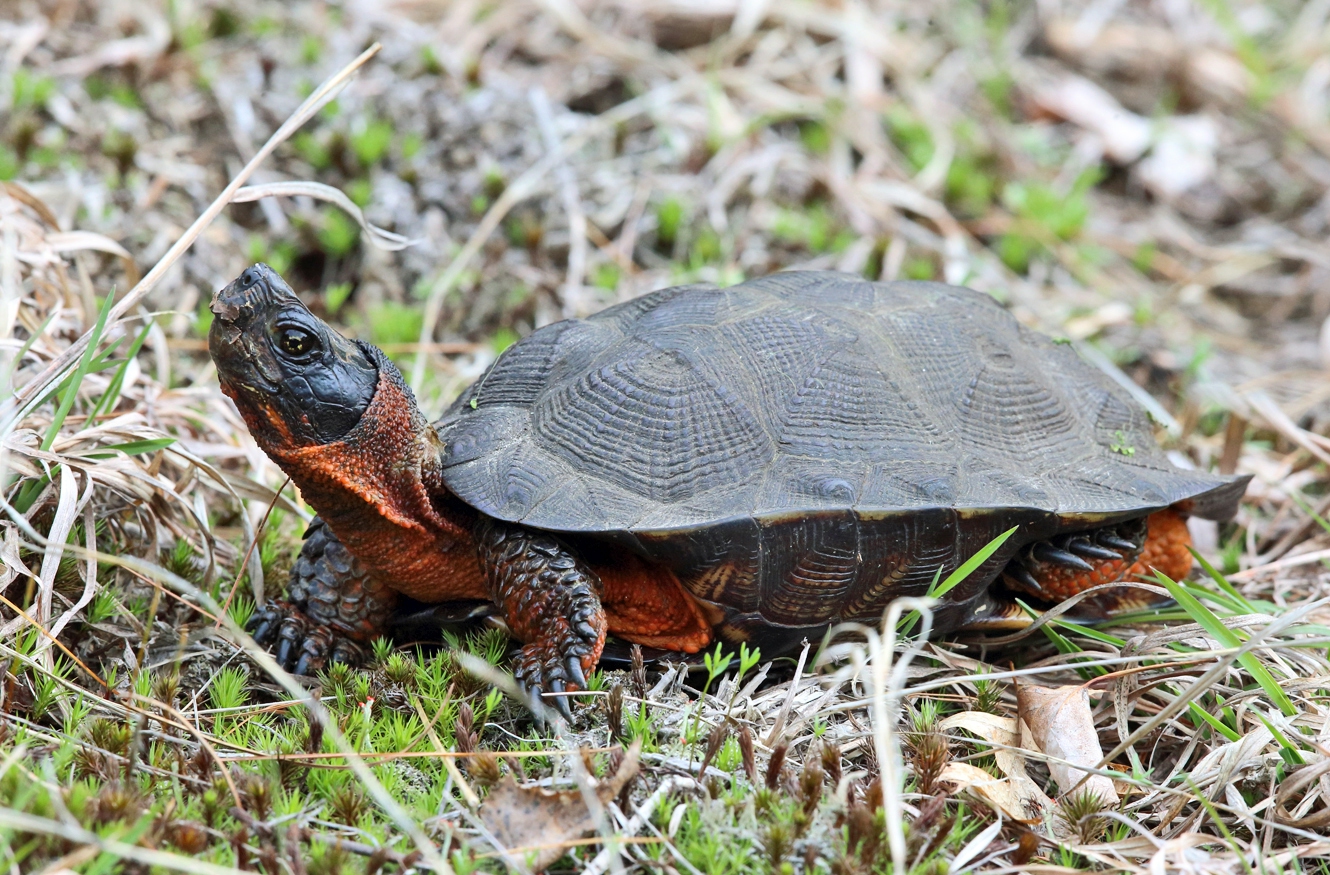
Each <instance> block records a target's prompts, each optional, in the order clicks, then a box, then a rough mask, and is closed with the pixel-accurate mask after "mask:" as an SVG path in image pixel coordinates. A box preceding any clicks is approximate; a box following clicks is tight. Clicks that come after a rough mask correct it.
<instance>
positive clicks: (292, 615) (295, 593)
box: [249, 517, 397, 675]
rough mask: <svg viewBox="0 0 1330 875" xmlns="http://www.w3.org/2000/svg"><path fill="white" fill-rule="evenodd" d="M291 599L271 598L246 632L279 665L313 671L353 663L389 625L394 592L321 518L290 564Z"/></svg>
mask: <svg viewBox="0 0 1330 875" xmlns="http://www.w3.org/2000/svg"><path fill="white" fill-rule="evenodd" d="M289 589H290V596H291V600H290V602H284V601H272V602H269V603H268V604H267V605H265V606H264V607H262V608H260V609H259V610H258V611H256V612H255V613H254V616H253V617H252V618H251V619H250V621H249V630H250V633H251V634H252V635H253V636H254V640H255V641H257V642H258V643H259V644H261V645H264V646H265V647H266V646H268V645H273V644H275V645H276V647H275V650H276V653H275V656H276V657H277V661H278V662H279V663H280V664H281V665H282V667H283V668H285V669H287V670H288V671H294V672H295V673H296V674H301V675H304V674H311V673H313V672H316V671H318V670H319V669H321V668H323V666H324V665H326V664H327V663H328V662H329V661H330V660H331V661H332V662H346V663H350V664H352V665H355V664H357V663H359V662H361V661H363V660H364V655H365V654H364V650H363V649H362V648H361V646H360V645H361V644H362V643H364V642H366V641H369V640H371V639H373V638H374V637H375V636H376V635H378V634H380V633H381V632H383V631H384V630H386V629H387V627H388V622H389V618H390V616H391V614H392V610H393V606H394V605H395V604H396V603H397V593H396V592H395V591H394V590H392V589H390V588H388V587H387V586H384V585H383V584H382V583H380V582H378V581H376V580H374V579H373V578H371V577H370V576H369V574H368V573H367V572H366V571H365V568H364V566H363V565H361V564H360V562H359V561H358V560H357V559H356V558H355V556H353V555H351V551H350V550H348V549H346V547H345V545H343V544H342V542H341V541H339V540H338V539H337V536H336V535H335V534H333V532H332V529H330V528H328V526H327V524H325V523H324V521H323V520H322V519H320V518H319V517H315V518H314V521H313V522H312V523H310V526H309V529H308V530H307V531H306V532H305V543H304V546H302V547H301V549H300V556H299V557H298V558H297V559H296V563H295V565H294V566H293V567H292V568H291V582H290V587H289Z"/></svg>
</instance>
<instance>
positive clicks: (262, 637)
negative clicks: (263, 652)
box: [249, 617, 277, 646]
mask: <svg viewBox="0 0 1330 875" xmlns="http://www.w3.org/2000/svg"><path fill="white" fill-rule="evenodd" d="M249 625H250V626H252V627H253V628H252V629H251V630H250V632H249V634H250V636H251V637H253V639H254V643H256V644H258V645H260V646H265V645H267V644H268V643H270V642H271V641H272V633H273V630H274V629H276V628H277V622H276V620H275V619H274V618H273V617H258V618H256V619H255V620H251V621H250V624H249Z"/></svg>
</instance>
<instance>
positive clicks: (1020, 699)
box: [1016, 684, 1118, 806]
mask: <svg viewBox="0 0 1330 875" xmlns="http://www.w3.org/2000/svg"><path fill="white" fill-rule="evenodd" d="M1016 703H1017V707H1018V708H1019V709H1020V715H1021V719H1022V720H1024V721H1025V725H1026V726H1027V727H1029V729H1030V734H1031V735H1032V736H1033V737H1034V741H1035V744H1037V745H1039V749H1040V750H1042V751H1043V752H1044V753H1046V754H1048V755H1049V756H1050V757H1052V758H1054V759H1052V760H1050V761H1049V763H1048V770H1049V772H1051V773H1052V775H1053V780H1054V781H1056V782H1057V785H1058V790H1059V792H1061V793H1063V794H1065V793H1066V792H1067V791H1068V790H1070V789H1071V788H1073V787H1076V786H1077V785H1078V784H1080V782H1081V779H1082V778H1085V783H1084V784H1080V786H1081V789H1083V790H1085V791H1087V792H1090V793H1095V794H1097V795H1098V796H1099V798H1100V799H1102V800H1104V802H1105V804H1106V805H1109V806H1113V805H1117V802H1118V793H1117V790H1116V789H1114V787H1113V781H1112V779H1110V778H1108V777H1106V776H1104V775H1090V776H1089V777H1088V778H1087V777H1086V772H1085V771H1083V770H1082V769H1077V768H1072V767H1071V766H1069V765H1067V763H1074V764H1075V765H1078V766H1084V767H1086V768H1096V767H1097V766H1098V765H1099V761H1100V760H1102V759H1103V758H1104V749H1103V748H1102V747H1100V745H1099V734H1098V733H1097V732H1096V731H1095V728H1094V715H1093V714H1092V713H1091V712H1090V695H1089V693H1087V692H1086V691H1085V688H1084V687H1080V686H1065V687H1038V686H1034V685H1031V684H1018V685H1017V687H1016Z"/></svg>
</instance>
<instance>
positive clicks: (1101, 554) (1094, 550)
mask: <svg viewBox="0 0 1330 875" xmlns="http://www.w3.org/2000/svg"><path fill="white" fill-rule="evenodd" d="M1067 549H1068V550H1069V551H1071V552H1072V553H1075V554H1076V555H1078V556H1085V557H1087V558H1089V559H1103V560H1106V561H1110V560H1114V559H1121V558H1122V554H1121V553H1119V552H1118V551H1117V550H1110V549H1109V548H1108V547H1100V546H1099V545H1097V544H1091V543H1090V542H1089V540H1087V539H1085V538H1076V539H1074V540H1071V541H1068V542H1067Z"/></svg>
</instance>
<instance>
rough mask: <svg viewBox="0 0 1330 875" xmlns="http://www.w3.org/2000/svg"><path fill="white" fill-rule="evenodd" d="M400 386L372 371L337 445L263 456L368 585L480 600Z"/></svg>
mask: <svg viewBox="0 0 1330 875" xmlns="http://www.w3.org/2000/svg"><path fill="white" fill-rule="evenodd" d="M394 376H395V375H394ZM399 380H400V378H398V379H393V378H392V377H390V376H388V375H387V374H386V373H380V376H379V386H378V390H377V391H376V393H375V395H374V400H373V401H371V402H370V406H369V408H368V409H367V410H366V411H365V415H364V416H363V417H362V418H361V420H360V422H359V423H358V424H357V425H356V427H355V428H354V429H352V430H351V432H350V433H349V434H348V435H347V436H346V438H345V439H344V440H342V441H338V442H337V443H332V444H324V445H317V446H305V447H294V448H292V447H281V446H275V447H265V450H267V452H268V454H269V455H270V456H271V457H272V458H273V459H274V460H275V461H276V462H277V464H278V465H280V466H281V468H282V470H283V471H285V472H286V473H287V474H289V475H290V476H291V479H292V480H293V481H295V484H296V486H297V487H299V489H300V492H301V495H302V496H303V497H304V499H305V500H306V501H307V502H309V504H310V506H311V507H313V508H314V509H315V510H317V511H318V512H319V515H320V516H321V517H323V519H324V520H325V521H326V522H327V524H328V527H329V528H331V529H332V531H333V532H334V533H335V534H336V535H337V537H338V539H339V540H340V541H341V542H342V543H343V544H345V545H346V547H347V549H349V550H350V551H351V552H352V553H353V554H354V555H355V556H356V558H358V559H359V560H360V561H361V563H362V564H364V565H365V567H366V568H368V569H369V570H370V573H371V574H372V575H373V576H374V577H376V578H378V579H380V580H382V581H383V582H385V583H387V584H389V585H391V586H392V588H393V589H396V590H398V591H400V592H403V593H405V594H406V595H408V596H411V597H413V598H417V599H420V600H421V601H430V602H434V601H443V600H448V599H459V598H485V597H486V595H485V583H484V577H483V575H482V574H481V571H480V563H479V561H478V559H477V556H476V548H475V545H474V543H473V541H472V535H471V527H472V519H471V514H470V513H469V511H468V509H466V508H465V507H464V506H462V505H461V503H460V502H455V501H450V500H449V496H448V494H447V490H446V489H444V487H443V484H442V480H441V479H440V477H439V473H438V468H437V461H436V460H437V459H438V438H437V436H436V435H435V433H434V429H433V428H432V427H431V426H430V425H429V423H428V422H427V421H426V420H425V418H424V416H422V415H421V413H420V412H419V411H418V410H417V409H416V405H415V401H414V399H412V398H411V396H410V392H409V391H408V390H407V389H406V387H405V386H404V385H402V384H401V383H400V382H399Z"/></svg>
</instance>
